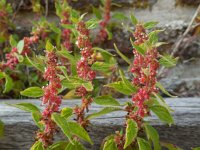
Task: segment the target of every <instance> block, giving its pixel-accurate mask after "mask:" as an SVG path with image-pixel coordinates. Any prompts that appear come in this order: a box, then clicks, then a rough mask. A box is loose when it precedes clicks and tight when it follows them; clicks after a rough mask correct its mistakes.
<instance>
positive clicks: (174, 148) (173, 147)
mask: <svg viewBox="0 0 200 150" xmlns="http://www.w3.org/2000/svg"><path fill="white" fill-rule="evenodd" d="M161 145H162V146H163V147H166V148H167V149H168V150H183V149H181V148H180V147H178V146H176V145H174V144H170V143H165V142H161Z"/></svg>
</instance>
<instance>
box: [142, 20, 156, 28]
mask: <svg viewBox="0 0 200 150" xmlns="http://www.w3.org/2000/svg"><path fill="white" fill-rule="evenodd" d="M157 24H158V22H155V21H151V22H146V23H145V24H144V27H145V29H151V28H153V27H155V26H156V25H157Z"/></svg>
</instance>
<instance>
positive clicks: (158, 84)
mask: <svg viewBox="0 0 200 150" xmlns="http://www.w3.org/2000/svg"><path fill="white" fill-rule="evenodd" d="M156 86H157V87H158V88H159V89H160V90H161V91H162V92H163V93H165V94H166V95H167V96H170V97H174V98H175V97H177V96H173V95H171V94H170V93H169V92H167V91H166V90H165V88H164V87H163V86H162V84H161V83H160V82H156Z"/></svg>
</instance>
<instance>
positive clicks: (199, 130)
mask: <svg viewBox="0 0 200 150" xmlns="http://www.w3.org/2000/svg"><path fill="white" fill-rule="evenodd" d="M119 101H120V102H121V103H123V102H125V101H127V100H125V99H119ZM1 102H2V103H0V119H1V120H2V121H3V122H4V124H5V136H4V137H3V138H1V139H0V150H28V149H29V148H30V146H31V145H32V144H33V142H34V132H35V131H37V127H36V126H35V125H34V123H33V121H32V118H31V114H30V113H28V112H24V111H22V110H19V109H17V108H14V107H10V106H7V105H5V104H3V102H9V103H12V104H13V103H19V102H30V103H34V104H36V105H37V106H40V103H41V102H40V101H39V100H1ZM166 102H167V103H168V104H169V105H170V106H171V108H172V109H173V110H174V113H173V116H174V119H175V125H172V126H171V127H169V126H167V125H165V124H163V123H162V122H160V121H159V120H158V119H157V118H156V116H154V115H152V117H150V118H148V119H147V120H148V121H150V122H151V124H152V125H153V126H154V127H155V128H156V129H157V130H158V131H159V134H160V137H161V140H162V141H165V142H171V143H173V144H177V145H179V146H180V147H182V148H183V149H186V150H187V149H190V148H191V147H197V146H200V117H199V116H200V99H199V98H168V99H166ZM79 103H80V100H72V101H68V100H64V101H63V107H65V106H68V107H73V106H75V105H76V104H79ZM101 108H102V107H101V106H98V105H95V104H94V105H92V107H91V109H90V110H91V111H90V113H93V112H96V111H99V110H100V109H101ZM124 115H125V114H124V113H123V112H121V111H118V112H113V113H110V114H107V115H104V116H101V117H99V118H97V119H93V120H92V121H91V123H92V125H91V126H90V127H89V133H90V136H91V138H92V140H93V141H94V143H95V144H94V145H93V146H90V145H88V144H85V145H86V147H87V149H91V150H98V148H99V146H100V143H101V141H102V140H103V138H105V137H106V136H107V135H109V134H111V133H114V131H116V130H120V128H121V127H122V125H123V122H124V119H123V117H124ZM55 139H56V140H58V139H65V137H64V136H63V134H62V133H58V134H57V135H56V138H55Z"/></svg>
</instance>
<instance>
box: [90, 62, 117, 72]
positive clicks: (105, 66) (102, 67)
mask: <svg viewBox="0 0 200 150" xmlns="http://www.w3.org/2000/svg"><path fill="white" fill-rule="evenodd" d="M114 67H115V64H110V63H105V62H95V63H94V64H93V65H92V67H91V68H92V70H96V71H102V72H108V71H111V70H112V69H113V68H114Z"/></svg>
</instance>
